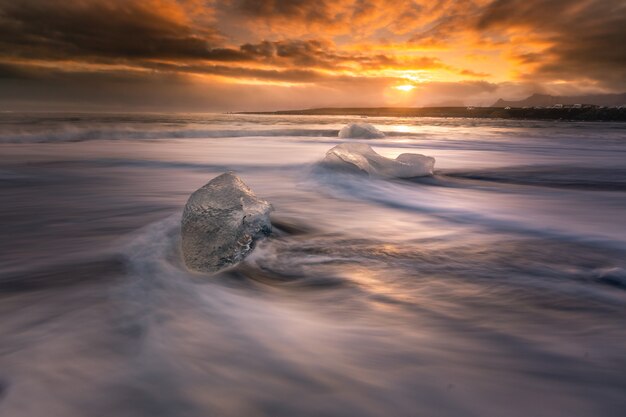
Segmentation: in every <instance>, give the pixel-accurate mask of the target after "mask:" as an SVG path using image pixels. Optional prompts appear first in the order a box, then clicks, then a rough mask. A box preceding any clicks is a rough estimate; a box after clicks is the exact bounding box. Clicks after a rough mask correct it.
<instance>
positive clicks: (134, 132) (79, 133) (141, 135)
mask: <svg viewBox="0 0 626 417" xmlns="http://www.w3.org/2000/svg"><path fill="white" fill-rule="evenodd" d="M338 132H339V131H338V130H335V129H189V128H180V129H145V130H142V129H135V128H107V127H102V128H100V127H98V128H93V127H89V128H75V127H66V128H63V129H59V130H57V131H52V132H50V131H48V130H46V131H34V132H29V131H26V132H20V133H13V132H10V133H0V143H56V142H59V143H61V142H84V141H97V140H158V139H207V138H209V139H210V138H239V137H283V136H299V137H337V134H338Z"/></svg>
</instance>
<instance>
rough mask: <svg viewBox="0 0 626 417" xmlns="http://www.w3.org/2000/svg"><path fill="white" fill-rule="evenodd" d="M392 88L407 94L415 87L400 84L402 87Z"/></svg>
mask: <svg viewBox="0 0 626 417" xmlns="http://www.w3.org/2000/svg"><path fill="white" fill-rule="evenodd" d="M393 88H395V89H396V90H400V91H404V92H406V93H408V92H409V91H411V90H413V89H415V86H414V85H411V84H402V85H396V86H394V87H393Z"/></svg>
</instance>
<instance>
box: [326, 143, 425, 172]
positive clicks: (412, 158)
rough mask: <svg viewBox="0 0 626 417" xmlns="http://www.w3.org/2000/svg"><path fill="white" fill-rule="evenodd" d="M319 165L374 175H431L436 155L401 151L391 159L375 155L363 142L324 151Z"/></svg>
mask: <svg viewBox="0 0 626 417" xmlns="http://www.w3.org/2000/svg"><path fill="white" fill-rule="evenodd" d="M322 165H324V166H326V167H329V168H332V169H339V170H342V171H348V172H364V173H367V174H369V175H374V176H381V177H392V178H411V177H423V176H427V175H432V174H433V168H434V165H435V158H431V157H430V156H426V155H420V154H417V153H403V154H401V155H400V156H398V157H397V158H396V159H391V158H385V157H384V156H382V155H379V154H377V153H376V152H375V151H374V150H373V149H372V147H371V146H369V145H366V144H364V143H343V144H341V145H338V146H335V147H334V148H332V149H331V150H329V151H328V152H326V157H325V158H324V160H323V161H322Z"/></svg>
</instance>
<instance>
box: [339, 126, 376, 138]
mask: <svg viewBox="0 0 626 417" xmlns="http://www.w3.org/2000/svg"><path fill="white" fill-rule="evenodd" d="M339 137H340V138H344V139H380V138H384V137H385V134H384V133H383V132H381V131H380V130H378V129H376V127H374V126H372V125H371V124H369V123H350V124H349V125H346V126H344V127H342V128H341V130H340V131H339Z"/></svg>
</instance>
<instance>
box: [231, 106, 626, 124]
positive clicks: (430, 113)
mask: <svg viewBox="0 0 626 417" xmlns="http://www.w3.org/2000/svg"><path fill="white" fill-rule="evenodd" d="M236 114H266V115H296V116H307V115H308V116H365V117H465V118H475V119H488V118H497V119H518V120H569V121H607V122H609V121H610V122H626V108H617V107H605V108H602V107H590V108H536V107H535V108H504V107H325V108H316V109H304V110H278V111H258V112H237V113H236Z"/></svg>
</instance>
